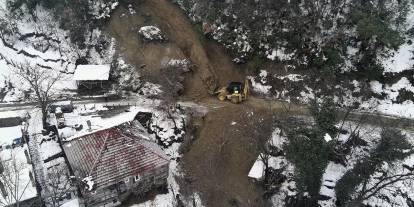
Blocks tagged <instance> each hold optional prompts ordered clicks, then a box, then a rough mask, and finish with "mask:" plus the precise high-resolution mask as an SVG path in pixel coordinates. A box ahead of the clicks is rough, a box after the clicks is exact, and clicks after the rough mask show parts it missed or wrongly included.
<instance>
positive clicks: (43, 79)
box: [12, 63, 62, 127]
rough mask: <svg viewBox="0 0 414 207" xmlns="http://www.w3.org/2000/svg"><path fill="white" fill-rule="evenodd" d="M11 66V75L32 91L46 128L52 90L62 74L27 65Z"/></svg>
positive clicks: (52, 94)
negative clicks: (22, 81) (21, 80)
mask: <svg viewBox="0 0 414 207" xmlns="http://www.w3.org/2000/svg"><path fill="white" fill-rule="evenodd" d="M12 65H13V66H14V67H12V70H13V73H15V74H16V75H18V76H19V77H20V78H22V79H23V80H24V82H25V83H27V84H28V85H29V86H30V88H31V90H33V92H34V95H35V97H34V98H35V101H36V103H37V106H38V107H39V108H40V109H41V111H42V124H43V127H46V122H47V112H48V107H49V105H50V103H51V102H52V101H53V96H54V91H53V89H54V86H55V84H56V82H57V81H59V80H60V79H61V78H62V73H60V72H59V71H54V70H53V69H46V68H44V67H41V66H38V65H35V66H32V65H30V64H29V63H26V64H12Z"/></svg>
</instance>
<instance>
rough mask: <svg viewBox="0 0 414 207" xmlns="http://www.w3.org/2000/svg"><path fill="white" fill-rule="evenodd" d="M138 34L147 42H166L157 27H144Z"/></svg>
mask: <svg viewBox="0 0 414 207" xmlns="http://www.w3.org/2000/svg"><path fill="white" fill-rule="evenodd" d="M138 33H139V34H140V35H141V36H142V37H143V38H144V39H145V40H147V41H164V40H165V37H164V35H163V34H162V32H161V29H159V28H158V27H156V26H144V27H141V28H140V29H139V31H138Z"/></svg>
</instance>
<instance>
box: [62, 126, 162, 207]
mask: <svg viewBox="0 0 414 207" xmlns="http://www.w3.org/2000/svg"><path fill="white" fill-rule="evenodd" d="M63 147H64V151H65V154H66V156H67V158H68V161H69V163H70V165H71V167H72V169H73V171H74V173H75V176H76V177H77V178H79V179H81V180H82V183H83V187H81V191H82V196H83V199H84V201H85V203H86V204H87V206H107V205H108V206H117V205H120V204H121V202H122V201H123V200H124V199H126V198H127V196H129V195H131V194H136V195H139V194H143V193H145V192H148V191H149V190H151V189H154V188H158V187H162V186H165V185H166V183H167V177H168V168H169V159H168V157H167V156H166V155H165V153H164V152H163V151H162V149H161V148H160V147H159V146H158V145H157V144H156V143H153V142H151V141H148V140H146V139H144V138H141V137H138V136H136V135H132V134H129V133H125V132H124V131H123V130H121V129H120V128H116V127H114V128H110V129H106V130H102V131H98V132H95V133H92V134H89V135H85V136H82V137H79V138H75V139H72V140H71V141H68V142H64V144H63Z"/></svg>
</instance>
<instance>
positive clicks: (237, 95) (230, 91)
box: [215, 80, 249, 104]
mask: <svg viewBox="0 0 414 207" xmlns="http://www.w3.org/2000/svg"><path fill="white" fill-rule="evenodd" d="M215 94H217V98H218V99H219V100H220V101H225V100H230V101H231V102H232V103H235V104H237V103H241V102H243V101H245V100H246V99H247V97H248V95H249V81H248V80H245V81H244V83H241V82H231V83H229V85H228V86H226V87H222V88H220V89H219V90H218V91H216V92H215Z"/></svg>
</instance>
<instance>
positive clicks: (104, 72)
mask: <svg viewBox="0 0 414 207" xmlns="http://www.w3.org/2000/svg"><path fill="white" fill-rule="evenodd" d="M110 71H111V66H110V65H78V66H77V67H76V70H75V74H74V75H73V79H74V80H76V83H77V85H78V87H79V86H80V85H83V86H85V87H86V88H88V89H92V88H94V87H100V88H103V86H104V83H105V82H107V81H108V80H109V73H110Z"/></svg>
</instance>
